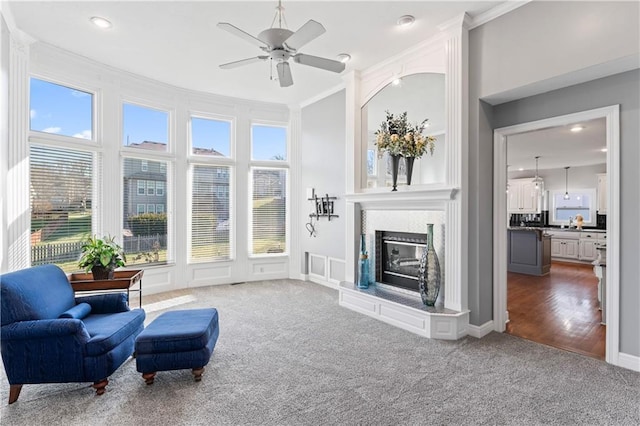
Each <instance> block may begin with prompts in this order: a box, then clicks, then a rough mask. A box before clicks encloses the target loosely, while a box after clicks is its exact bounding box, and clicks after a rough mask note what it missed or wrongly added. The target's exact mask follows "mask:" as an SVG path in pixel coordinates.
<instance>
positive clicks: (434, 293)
mask: <svg viewBox="0 0 640 426" xmlns="http://www.w3.org/2000/svg"><path fill="white" fill-rule="evenodd" d="M418 283H419V288H420V297H421V298H422V303H424V304H425V305H427V306H433V305H435V304H436V300H437V299H438V293H440V284H441V277H440V262H439V261H438V255H437V254H436V250H435V248H434V247H433V224H432V223H428V224H427V248H426V250H424V251H423V252H422V258H421V259H420V273H419V275H418Z"/></svg>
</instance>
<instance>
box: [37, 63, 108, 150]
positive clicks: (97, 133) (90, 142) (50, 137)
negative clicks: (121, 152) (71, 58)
mask: <svg viewBox="0 0 640 426" xmlns="http://www.w3.org/2000/svg"><path fill="white" fill-rule="evenodd" d="M28 77H29V78H28V80H29V88H31V79H32V78H35V79H37V80H41V81H44V82H47V83H52V84H56V85H58V86H63V87H66V88H68V89H71V90H77V91H79V92H84V93H88V94H90V95H91V97H92V103H91V139H84V138H75V137H73V136H67V135H60V134H57V133H47V132H42V131H39V130H31V119H29V120H28V123H29V124H28V125H27V132H28V133H27V134H28V140H29V143H31V142H35V143H39V144H42V143H45V144H50V143H57V144H60V145H58V146H60V147H70V148H71V147H72V146H75V148H73V149H82V147H83V146H84V147H89V146H94V147H100V146H102V143H101V141H102V122H101V121H100V120H98V117H101V116H102V96H101V91H100V89H98V88H96V87H93V86H91V85H87V86H83V87H82V88H81V86H79V85H76V84H74V83H70V82H68V80H63V79H60V78H58V77H54V76H51V75H49V74H39V73H29V76H28ZM28 106H29V111H31V93H29V100H28Z"/></svg>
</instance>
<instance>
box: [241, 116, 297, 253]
mask: <svg viewBox="0 0 640 426" xmlns="http://www.w3.org/2000/svg"><path fill="white" fill-rule="evenodd" d="M251 158H252V162H251V170H250V173H251V204H250V211H251V229H250V235H251V254H253V255H266V254H277V253H286V252H287V173H288V163H287V128H286V127H282V126H267V125H259V124H254V125H253V126H252V128H251Z"/></svg>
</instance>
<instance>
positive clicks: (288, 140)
mask: <svg viewBox="0 0 640 426" xmlns="http://www.w3.org/2000/svg"><path fill="white" fill-rule="evenodd" d="M254 126H262V127H279V128H284V129H285V131H286V140H285V143H286V144H287V146H286V156H287V158H286V159H285V160H256V159H254V158H253V127H254ZM290 133H291V129H290V127H289V123H283V122H278V121H267V120H251V124H250V126H249V164H261V165H263V166H265V167H280V166H281V165H282V166H285V165H286V167H287V168H288V167H289V164H290V161H291V160H290V158H291V134H290Z"/></svg>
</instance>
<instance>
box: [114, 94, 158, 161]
mask: <svg viewBox="0 0 640 426" xmlns="http://www.w3.org/2000/svg"><path fill="white" fill-rule="evenodd" d="M122 129H123V134H122V145H123V146H126V147H128V148H136V149H146V150H149V151H167V143H168V141H169V113H167V112H166V111H161V110H157V109H153V108H147V107H143V106H139V105H134V104H128V103H125V104H123V108H122ZM147 167H149V166H145V168H147Z"/></svg>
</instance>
